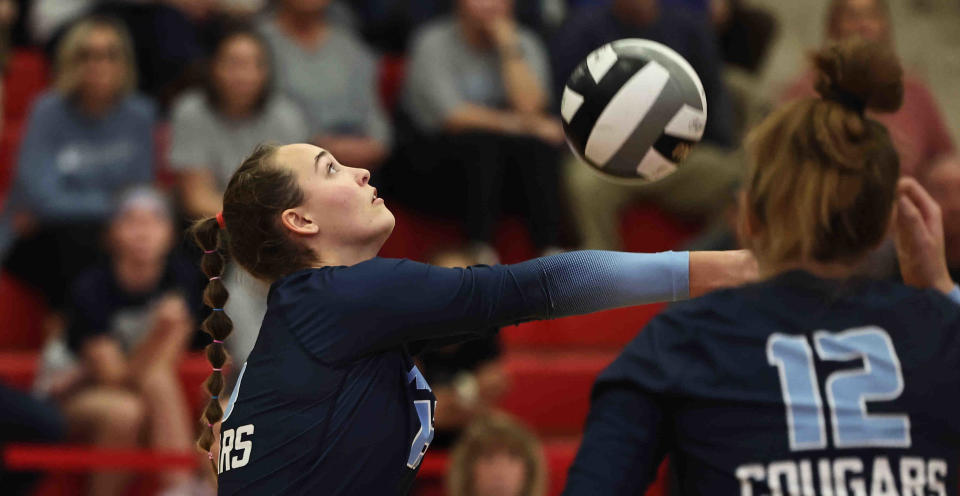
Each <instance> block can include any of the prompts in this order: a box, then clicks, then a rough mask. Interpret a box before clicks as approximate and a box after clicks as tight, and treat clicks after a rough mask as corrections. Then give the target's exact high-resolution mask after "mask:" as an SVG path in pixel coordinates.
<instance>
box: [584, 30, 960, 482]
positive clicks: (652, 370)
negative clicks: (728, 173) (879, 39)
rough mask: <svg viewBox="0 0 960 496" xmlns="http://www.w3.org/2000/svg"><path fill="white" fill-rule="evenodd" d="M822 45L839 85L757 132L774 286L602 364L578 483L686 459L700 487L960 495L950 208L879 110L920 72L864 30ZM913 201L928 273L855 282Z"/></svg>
mask: <svg viewBox="0 0 960 496" xmlns="http://www.w3.org/2000/svg"><path fill="white" fill-rule="evenodd" d="M814 59H815V63H816V64H815V65H816V67H817V69H818V72H819V74H818V82H817V90H818V92H819V94H820V97H819V98H810V99H806V100H802V101H798V102H795V103H792V104H788V105H786V106H785V107H783V108H781V109H779V110H777V111H776V112H774V113H773V114H772V115H771V116H770V117H768V118H767V119H766V120H765V121H764V122H763V123H762V124H761V125H760V126H759V127H758V128H757V129H756V130H755V131H754V132H753V134H752V136H751V137H750V138H749V139H748V150H749V152H750V154H751V155H752V156H751V162H752V163H751V168H750V170H749V173H748V176H747V181H746V192H745V194H744V196H743V201H742V209H741V210H742V212H741V227H742V231H743V233H742V238H743V239H744V240H746V241H747V243H748V244H749V245H750V246H751V247H752V249H753V252H754V254H755V255H756V257H757V260H758V263H759V268H760V275H761V278H762V282H758V283H755V284H750V285H747V286H743V287H741V288H737V289H728V290H722V291H717V292H714V293H712V294H710V295H707V296H705V297H703V298H700V299H698V300H696V301H691V302H686V303H681V304H679V305H676V306H675V307H673V308H671V309H669V310H668V311H666V312H664V313H663V314H661V315H659V316H658V317H656V318H655V319H654V320H653V321H651V322H650V324H649V325H648V326H647V328H646V329H645V330H644V331H643V332H641V333H640V334H639V335H638V336H637V337H636V338H635V339H634V341H633V342H632V343H630V344H629V345H628V346H627V348H626V349H625V350H624V351H623V353H622V354H621V355H620V357H618V358H617V359H616V360H615V361H614V362H613V364H611V365H610V367H608V368H607V369H606V370H605V371H604V372H602V373H601V375H600V377H599V378H598V380H597V382H596V384H595V386H594V390H593V393H592V405H591V410H590V415H589V417H588V420H587V426H586V430H585V433H584V440H583V444H582V445H581V447H580V450H579V452H578V454H577V457H576V459H575V462H574V464H573V466H572V468H571V469H570V473H569V478H568V484H567V488H566V493H565V494H568V495H597V494H603V495H621V494H623V495H626V494H631V495H633V494H643V490H644V489H645V488H646V487H647V486H648V485H649V484H650V482H651V480H652V478H653V477H654V476H655V474H656V470H657V467H658V466H659V465H660V462H661V461H662V459H663V458H664V456H665V455H667V454H668V453H669V455H670V460H671V463H672V464H674V467H675V468H676V471H677V473H678V475H679V481H680V482H679V486H680V487H679V493H680V494H684V495H695V494H696V495H713V494H741V495H745V496H746V495H753V494H757V495H760V494H769V495H779V496H783V495H791V496H814V495H821V496H846V495H862V496H866V495H867V494H871V495H880V494H883V495H928V494H937V495H948V494H956V491H957V486H958V479H957V473H956V471H957V467H958V466H960V395H958V394H957V393H958V391H960V367H958V364H960V305H958V304H960V289H958V288H957V287H956V286H955V285H954V283H953V281H951V280H950V277H949V274H948V272H947V267H946V263H945V259H944V248H943V230H942V224H941V220H940V214H939V211H938V209H937V206H936V204H935V203H934V202H933V200H932V199H931V198H930V197H929V196H928V195H926V193H925V192H924V191H923V190H922V188H920V186H919V185H918V184H917V183H916V182H915V181H913V180H912V179H904V180H902V181H900V183H899V186H898V177H899V166H898V159H897V153H896V151H895V149H894V147H893V145H892V144H891V141H890V137H889V135H888V133H887V131H886V129H885V128H884V127H883V125H881V124H879V123H878V122H876V121H874V120H873V119H871V118H869V117H866V116H865V114H864V112H865V110H871V111H875V112H891V111H895V110H896V109H897V108H898V107H899V106H900V102H901V99H902V94H903V93H902V91H903V86H902V71H901V68H900V65H899V62H898V61H897V59H896V57H895V55H894V54H893V52H892V51H891V50H890V49H889V48H888V47H884V46H881V45H878V44H874V43H868V42H863V41H849V42H844V43H843V44H840V45H834V46H831V47H828V48H826V49H824V50H823V51H821V52H819V53H818V54H817V55H816V56H815V57H814ZM895 204H896V205H897V208H896V221H897V226H898V228H899V229H900V230H899V232H898V233H897V234H898V236H897V241H898V248H899V250H900V261H901V270H902V272H903V276H904V280H905V281H906V282H907V283H908V284H910V285H912V286H915V287H908V286H905V285H902V284H896V283H890V282H881V281H868V280H862V279H857V278H855V277H852V274H854V273H855V271H856V269H857V265H858V262H859V261H861V259H862V258H863V256H864V255H865V254H866V253H867V252H868V251H869V250H870V249H871V248H872V247H874V246H876V245H877V244H878V243H880V242H881V241H882V240H883V239H884V237H885V235H886V232H887V227H888V225H889V223H890V219H891V216H892V215H894V211H895V209H894V205H895ZM948 295H949V297H948ZM950 298H952V299H953V300H954V301H951V299H950Z"/></svg>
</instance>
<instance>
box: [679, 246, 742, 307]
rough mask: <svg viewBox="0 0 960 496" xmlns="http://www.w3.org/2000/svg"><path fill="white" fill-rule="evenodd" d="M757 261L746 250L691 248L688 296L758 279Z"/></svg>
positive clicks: (695, 295)
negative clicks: (700, 249) (694, 249)
mask: <svg viewBox="0 0 960 496" xmlns="http://www.w3.org/2000/svg"><path fill="white" fill-rule="evenodd" d="M757 277H758V273H757V261H756V259H755V258H754V257H753V254H752V253H750V252H749V251H747V250H731V251H692V252H690V297H691V298H696V297H698V296H701V295H704V294H706V293H709V292H710V291H713V290H716V289H721V288H728V287H733V286H739V285H741V284H745V283H748V282H753V281H755V280H757Z"/></svg>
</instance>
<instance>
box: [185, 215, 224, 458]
mask: <svg viewBox="0 0 960 496" xmlns="http://www.w3.org/2000/svg"><path fill="white" fill-rule="evenodd" d="M220 219H222V216H221V215H220V214H218V216H217V217H211V218H208V219H203V220H200V221H197V222H196V223H195V224H194V225H193V227H192V228H191V231H192V234H193V239H194V240H195V241H196V243H197V245H198V246H199V247H200V249H201V250H203V258H202V259H201V261H200V266H201V268H202V269H203V273H204V274H206V276H207V277H208V278H209V282H208V283H207V287H206V289H204V291H203V301H204V303H205V304H206V305H207V306H209V307H210V308H211V309H212V311H211V312H210V315H208V316H207V318H206V319H205V320H204V321H203V324H202V325H201V329H202V330H203V331H204V332H206V333H207V334H209V335H210V337H211V338H213V342H212V343H210V344H208V345H207V347H206V349H205V350H204V351H205V352H206V355H207V360H209V361H210V365H212V367H213V372H212V373H211V374H210V376H209V377H207V380H206V381H205V382H204V383H203V387H204V389H205V390H206V392H207V394H208V395H209V396H210V398H209V400H208V401H207V405H206V407H204V409H203V413H202V414H201V416H200V424H201V425H200V437H199V439H197V447H199V448H200V449H201V450H203V451H205V452H207V453H211V446H213V424H214V423H216V422H219V421H220V419H221V417H222V416H223V408H222V407H221V406H220V395H221V394H222V393H223V386H224V381H223V372H222V369H223V365H224V363H225V362H226V361H227V350H226V348H224V346H223V341H224V340H225V339H226V338H227V336H229V335H230V332H231V331H232V330H233V322H232V321H231V320H230V317H228V316H227V314H226V312H225V311H224V309H223V307H224V305H225V304H226V302H227V297H228V296H229V293H228V292H227V288H226V287H225V286H224V285H223V280H222V279H221V277H222V276H223V269H224V267H225V265H226V257H227V244H226V243H224V242H221V238H222V237H223V236H222V234H224V231H223V230H222V228H221V222H220V221H219V220H220ZM210 461H211V464H212V465H213V468H214V472H216V463H215V461H214V460H213V458H212V457H211V460H210Z"/></svg>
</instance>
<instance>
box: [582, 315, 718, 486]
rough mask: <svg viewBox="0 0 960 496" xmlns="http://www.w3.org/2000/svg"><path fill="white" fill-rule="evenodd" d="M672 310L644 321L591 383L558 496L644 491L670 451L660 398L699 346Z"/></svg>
mask: <svg viewBox="0 0 960 496" xmlns="http://www.w3.org/2000/svg"><path fill="white" fill-rule="evenodd" d="M683 322H684V320H683V317H682V314H681V313H680V310H678V309H677V308H672V309H670V310H668V311H667V312H664V313H662V314H660V315H659V316H658V317H656V318H655V319H653V320H652V321H650V323H649V324H648V325H647V326H646V327H645V328H644V330H643V331H642V332H641V333H640V334H638V335H637V336H636V337H634V339H633V341H631V342H630V344H628V345H627V346H626V347H625V348H624V350H623V351H622V352H621V353H620V356H618V357H617V359H616V360H614V361H613V363H611V364H610V366H609V367H607V368H606V369H605V370H604V371H603V372H602V373H600V376H599V377H598V378H597V382H596V384H595V385H594V388H593V393H592V395H591V404H590V415H589V416H588V417H587V425H586V428H585V429H584V435H583V442H582V443H581V445H580V449H579V451H578V452H577V457H576V459H575V460H574V462H573V465H572V466H571V468H570V473H569V475H568V477H567V488H566V491H565V493H564V494H567V495H581V494H584V495H586V494H591V495H592V494H603V495H619V494H630V495H633V494H643V493H644V491H645V490H646V488H647V486H649V485H650V484H651V482H652V481H653V480H654V478H655V477H656V471H657V468H658V467H659V466H660V462H661V461H662V460H663V457H664V456H665V453H666V452H667V451H668V450H669V447H670V432H672V429H671V428H670V426H669V425H668V424H669V422H670V419H671V417H672V415H670V413H669V410H668V403H667V402H666V400H665V399H664V398H666V397H667V395H674V394H678V393H680V392H681V391H682V384H681V381H680V378H681V377H682V372H683V371H689V368H688V367H687V365H686V362H687V361H688V360H689V358H688V356H689V355H690V353H696V351H691V350H692V349H694V348H696V345H697V344H698V343H700V342H701V340H700V339H698V337H697V335H696V333H695V332H693V330H692V329H691V328H690V326H689V325H684V324H683Z"/></svg>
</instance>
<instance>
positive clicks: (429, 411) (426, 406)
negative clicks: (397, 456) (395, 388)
mask: <svg viewBox="0 0 960 496" xmlns="http://www.w3.org/2000/svg"><path fill="white" fill-rule="evenodd" d="M411 382H413V383H414V385H415V387H416V388H417V389H418V390H421V391H430V386H429V385H428V384H427V380H426V379H425V378H424V377H423V374H421V373H420V369H418V368H417V366H416V365H414V366H413V367H411V368H410V371H409V372H407V383H411ZM433 403H434V402H433V400H414V402H413V407H414V409H416V411H417V418H418V419H419V420H420V430H419V431H417V435H416V436H414V437H413V443H412V445H411V446H410V456H408V457H407V467H409V468H411V469H416V468H417V467H418V466H419V465H420V462H421V461H423V456H424V455H425V454H427V448H429V447H430V443H431V442H432V441H433V435H434V427H433V415H434V412H433Z"/></svg>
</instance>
